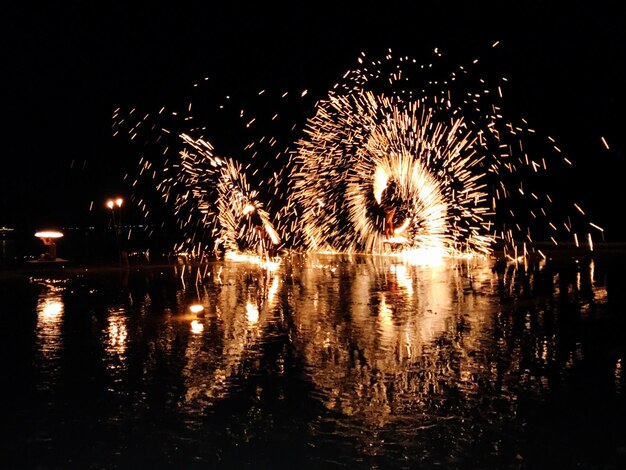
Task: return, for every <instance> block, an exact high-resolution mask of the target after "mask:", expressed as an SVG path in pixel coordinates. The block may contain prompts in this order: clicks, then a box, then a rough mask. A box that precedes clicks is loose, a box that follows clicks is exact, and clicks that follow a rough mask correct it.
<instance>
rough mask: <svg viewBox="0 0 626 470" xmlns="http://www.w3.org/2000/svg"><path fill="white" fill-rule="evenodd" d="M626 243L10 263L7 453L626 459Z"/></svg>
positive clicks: (392, 464) (589, 462)
mask: <svg viewBox="0 0 626 470" xmlns="http://www.w3.org/2000/svg"><path fill="white" fill-rule="evenodd" d="M625 259H626V257H625V256H624V255H623V254H621V253H606V254H598V255H595V256H593V257H587V256H584V257H580V258H576V257H574V256H560V257H558V258H555V259H549V260H547V261H543V262H540V263H536V264H534V265H533V266H524V265H515V264H510V265H508V266H503V265H501V264H500V263H497V264H496V262H495V260H493V259H486V260H457V261H449V262H445V263H444V264H443V265H440V266H415V265H411V264H409V263H406V262H403V261H401V260H398V259H395V258H393V257H376V256H331V255H328V256H323V255H317V256H313V255H311V256H293V257H287V258H285V259H284V260H283V262H282V263H281V264H280V266H279V267H278V268H277V269H276V270H268V269H264V268H263V267H261V266H258V265H256V264H253V263H248V262H234V261H215V262H211V263H208V264H203V265H195V266H194V265H184V264H180V263H176V264H171V265H167V264H164V265H146V266H130V267H127V268H119V267H106V266H103V267H78V266H77V267H71V266H66V267H64V268H62V267H58V268H50V269H31V270H29V269H26V268H19V269H18V268H12V269H5V270H4V271H0V295H1V302H2V305H1V307H0V311H1V312H2V313H1V319H2V322H1V324H2V336H3V341H2V344H3V350H4V354H3V358H4V364H3V368H4V370H5V374H4V380H3V382H4V387H3V392H4V393H3V395H4V396H5V399H4V400H3V402H2V408H3V409H2V413H3V417H4V419H3V428H4V432H3V436H4V437H3V438H2V448H3V450H2V454H3V455H2V462H3V463H2V467H3V468H81V469H85V468H237V467H254V468H345V467H348V468H446V469H480V468H486V469H487V468H489V469H491V468H507V469H508V468H512V469H518V468H519V469H537V468H546V469H547V468H550V469H556V468H559V469H564V468H590V469H591V468H593V469H597V468H615V469H618V468H626V399H625V395H624V393H625V390H624V386H625V380H624V375H623V371H622V368H623V360H624V357H625V356H624V355H625V346H626V329H625V326H626V322H625V318H626V317H625V311H624V307H625V306H626V276H625V275H624V266H625V265H624V260H625ZM194 304H197V305H202V306H203V307H204V310H203V311H202V312H195V313H194V312H192V311H191V310H190V306H192V305H194Z"/></svg>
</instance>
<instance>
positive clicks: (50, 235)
mask: <svg viewBox="0 0 626 470" xmlns="http://www.w3.org/2000/svg"><path fill="white" fill-rule="evenodd" d="M35 236H36V237H37V238H61V237H62V236H63V234H62V233H61V232H57V231H56V230H45V231H43V232H37V233H35Z"/></svg>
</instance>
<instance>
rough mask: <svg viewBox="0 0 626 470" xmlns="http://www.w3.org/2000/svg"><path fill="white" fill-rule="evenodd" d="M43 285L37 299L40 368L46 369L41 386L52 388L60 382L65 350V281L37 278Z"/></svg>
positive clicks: (37, 335) (36, 329) (36, 330)
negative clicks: (63, 295) (61, 363)
mask: <svg viewBox="0 0 626 470" xmlns="http://www.w3.org/2000/svg"><path fill="white" fill-rule="evenodd" d="M34 282H37V283H38V284H39V285H40V286H41V293H40V295H39V298H38V299H37V326H36V328H35V334H36V338H37V339H36V344H37V351H38V352H39V354H40V357H41V361H40V363H39V364H40V368H41V369H42V370H43V371H44V374H43V377H42V381H41V383H40V384H39V386H40V387H43V388H50V387H52V386H53V385H54V384H55V383H56V382H58V377H57V376H58V374H59V360H60V356H61V353H62V351H63V335H62V331H61V327H62V325H63V313H64V304H63V297H62V293H63V290H64V289H65V286H64V284H65V282H63V281H56V280H54V279H35V280H34Z"/></svg>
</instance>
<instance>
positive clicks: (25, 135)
mask: <svg viewBox="0 0 626 470" xmlns="http://www.w3.org/2000/svg"><path fill="white" fill-rule="evenodd" d="M41 3H42V4H41V5H33V4H32V3H30V2H11V4H10V6H8V7H7V6H5V7H3V8H4V11H3V14H2V16H3V20H2V23H3V24H2V28H1V29H2V34H3V36H4V37H3V39H2V44H3V48H4V54H3V56H4V57H3V65H4V67H3V75H4V80H3V91H4V98H3V100H2V104H3V107H2V108H3V112H4V119H3V125H2V131H3V136H4V138H3V144H4V145H3V148H2V152H3V159H2V173H1V178H2V179H1V181H0V182H1V184H2V188H1V190H0V197H1V199H0V225H1V224H3V223H4V224H7V223H9V224H18V225H19V224H24V223H30V224H32V225H34V226H35V225H36V226H41V225H44V224H57V225H62V224H68V223H72V222H74V221H75V222H76V223H81V222H84V221H87V220H89V217H90V216H89V211H88V209H89V204H90V202H91V201H95V204H96V205H97V206H98V208H99V207H100V206H101V205H102V203H103V201H104V200H105V199H106V197H108V196H109V195H111V194H113V193H115V192H123V191H124V190H125V189H124V185H123V183H122V181H121V177H122V175H123V174H124V173H125V172H126V171H127V169H128V168H131V167H134V165H135V162H134V161H130V160H132V158H133V157H132V155H130V154H125V153H124V152H123V151H120V147H119V144H116V143H115V142H114V141H113V138H112V131H111V115H112V111H113V110H114V109H115V108H116V107H118V106H122V107H124V108H128V107H132V106H137V107H138V108H140V109H141V108H149V109H155V108H157V109H158V107H159V106H160V105H161V104H162V103H165V102H172V101H176V100H182V101H183V102H184V100H185V99H186V94H187V93H188V92H189V90H190V86H191V84H193V83H194V82H197V81H198V80H202V79H203V78H204V77H209V78H210V85H211V86H215V92H216V93H220V92H222V91H224V90H233V91H235V92H238V91H239V92H242V93H243V92H245V90H248V91H250V90H252V91H255V90H259V89H263V88H266V87H268V86H269V87H274V88H281V87H296V88H301V89H310V90H313V92H319V93H320V96H319V98H323V96H322V95H321V94H322V93H324V90H327V89H328V88H330V86H332V84H334V83H335V82H336V81H337V80H338V79H339V78H340V77H341V75H342V74H343V73H344V72H345V71H346V70H347V69H348V68H350V67H352V66H353V65H354V64H355V60H356V58H357V56H358V54H359V53H360V52H362V51H363V52H366V53H367V54H368V55H369V56H375V55H376V54H378V53H381V52H382V51H385V50H386V49H388V48H391V49H392V50H394V51H398V52H400V53H403V54H407V55H409V56H412V57H415V58H417V59H418V60H419V59H420V58H422V57H423V58H426V57H430V55H431V53H432V50H433V49H434V48H436V47H437V48H439V49H440V50H442V51H443V52H444V53H446V54H448V56H449V57H451V60H456V59H458V60H459V62H467V61H468V59H471V58H472V57H473V56H474V55H477V54H481V53H482V52H483V51H484V50H485V49H488V48H489V46H490V45H491V44H492V43H494V42H495V41H500V43H501V45H500V47H499V52H498V54H497V55H496V56H494V58H493V59H492V60H491V61H490V62H489V63H488V64H487V65H486V67H488V68H490V69H491V72H493V73H496V74H500V75H506V76H507V77H508V78H509V81H510V89H509V91H508V94H509V98H510V106H511V109H509V110H507V111H508V114H509V115H519V116H520V117H523V118H526V119H528V121H529V122H531V123H533V127H534V128H535V129H537V130H538V132H544V133H545V134H548V135H551V136H556V137H557V138H558V139H559V141H560V143H561V145H562V146H563V147H564V149H565V150H566V151H567V153H568V155H569V156H570V158H571V159H572V160H573V161H574V162H575V163H576V165H577V168H579V169H580V176H578V177H577V178H578V179H577V180H576V182H575V183H576V184H575V185H574V189H575V190H576V191H577V192H579V193H580V195H583V196H584V197H586V198H587V199H588V200H589V206H590V207H591V208H592V209H593V210H595V211H596V212H597V214H598V217H597V218H596V219H597V222H598V224H600V225H603V226H605V228H607V231H608V234H610V236H609V239H611V240H615V239H622V238H626V237H623V236H621V235H620V233H619V230H617V227H618V226H619V225H620V224H619V223H618V220H617V217H619V216H621V213H622V208H623V207H624V202H625V200H626V198H625V197H624V192H625V191H624V184H623V182H622V177H623V166H624V165H623V161H624V158H626V155H625V152H624V132H625V131H624V130H625V129H626V117H625V116H624V112H623V110H624V109H626V108H625V105H626V90H625V87H626V14H625V12H624V11H625V7H623V6H622V2H618V1H616V2H605V1H596V2H589V1H572V2H566V5H565V6H557V3H558V4H560V3H561V2H547V1H524V2H521V1H519V2H502V1H501V2H481V1H477V2H465V6H459V5H456V4H455V3H456V2H421V1H408V0H407V1H382V2H380V1H379V2H367V1H361V2H351V1H350V2H342V1H339V0H337V1H335V2H331V3H324V2H309V1H302V2H295V1H292V2H249V1H245V2H244V1H238V0H236V1H228V2H214V1H202V2H160V1H150V2H148V1H145V2H132V6H131V5H128V4H129V3H131V2H116V1H109V2H71V1H68V2H47V3H43V2H41ZM601 137H604V138H605V139H606V140H607V142H608V143H609V146H610V148H609V149H608V150H607V149H606V148H605V147H604V146H603V145H602V141H601ZM72 162H73V163H72ZM555 184H558V182H555ZM98 210H99V209H98ZM614 227H615V228H614Z"/></svg>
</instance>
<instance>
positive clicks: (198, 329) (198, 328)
mask: <svg viewBox="0 0 626 470" xmlns="http://www.w3.org/2000/svg"><path fill="white" fill-rule="evenodd" d="M203 331H204V325H203V324H202V323H200V322H199V321H198V320H192V321H191V332H192V333H193V334H195V335H199V334H201V333H202V332H203Z"/></svg>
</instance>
